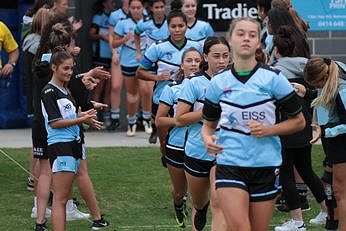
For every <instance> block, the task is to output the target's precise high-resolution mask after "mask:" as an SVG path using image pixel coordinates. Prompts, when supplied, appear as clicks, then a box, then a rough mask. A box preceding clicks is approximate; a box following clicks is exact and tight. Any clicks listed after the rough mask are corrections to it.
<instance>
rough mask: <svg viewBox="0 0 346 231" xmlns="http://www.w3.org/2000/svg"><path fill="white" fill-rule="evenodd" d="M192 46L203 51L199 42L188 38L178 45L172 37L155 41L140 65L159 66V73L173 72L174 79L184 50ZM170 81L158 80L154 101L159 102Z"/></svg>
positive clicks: (147, 68) (143, 66) (147, 67)
mask: <svg viewBox="0 0 346 231" xmlns="http://www.w3.org/2000/svg"><path fill="white" fill-rule="evenodd" d="M190 47H194V48H196V49H197V50H198V51H200V52H202V47H201V45H200V44H199V43H198V42H194V41H191V40H188V39H186V40H185V42H184V44H182V45H181V46H179V47H178V46H176V45H175V44H174V43H173V42H172V40H171V39H170V37H169V38H168V39H167V40H165V41H161V42H157V43H153V44H152V45H151V46H150V47H149V48H148V49H147V50H146V51H145V53H144V55H143V56H142V60H141V63H140V67H142V68H143V69H146V70H149V69H150V68H151V67H152V66H153V65H155V64H156V66H157V75H161V74H162V73H163V72H164V71H168V72H170V73H171V77H172V80H175V79H174V78H175V73H176V72H177V71H178V69H179V66H180V64H181V56H182V55H183V53H184V51H185V50H186V49H188V48H190ZM168 83H169V81H167V80H164V81H156V85H155V89H154V94H153V103H155V104H159V100H160V95H161V93H162V90H163V88H164V87H165V86H166V85H167V84H168Z"/></svg>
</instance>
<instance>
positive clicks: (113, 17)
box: [109, 8, 128, 27]
mask: <svg viewBox="0 0 346 231" xmlns="http://www.w3.org/2000/svg"><path fill="white" fill-rule="evenodd" d="M127 17H128V14H127V13H126V12H125V11H124V10H123V8H119V9H117V10H115V11H113V12H112V13H111V14H110V15H109V26H112V27H115V26H116V25H117V23H118V22H119V21H120V20H121V19H124V18H127Z"/></svg>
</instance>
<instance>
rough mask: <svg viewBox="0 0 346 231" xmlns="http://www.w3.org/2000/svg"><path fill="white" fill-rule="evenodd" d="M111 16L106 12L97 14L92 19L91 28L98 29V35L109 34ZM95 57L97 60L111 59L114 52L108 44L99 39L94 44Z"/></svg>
mask: <svg viewBox="0 0 346 231" xmlns="http://www.w3.org/2000/svg"><path fill="white" fill-rule="evenodd" d="M108 26H109V15H106V14H105V13H104V12H102V13H99V14H96V15H94V16H93V18H92V23H91V27H92V28H95V29H96V33H97V34H98V35H105V34H108ZM92 48H93V55H94V57H97V58H111V57H112V50H111V48H110V47H109V44H108V42H106V41H103V40H101V39H98V40H97V41H94V42H93V45H92Z"/></svg>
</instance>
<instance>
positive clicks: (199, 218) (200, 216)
mask: <svg viewBox="0 0 346 231" xmlns="http://www.w3.org/2000/svg"><path fill="white" fill-rule="evenodd" d="M208 206H209V201H208V203H207V204H206V205H205V206H204V207H203V209H196V215H195V218H194V221H193V223H194V225H195V228H196V230H197V231H201V230H203V228H204V226H205V224H206V223H207V211H208Z"/></svg>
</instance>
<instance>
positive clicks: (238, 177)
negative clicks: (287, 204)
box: [215, 165, 279, 202]
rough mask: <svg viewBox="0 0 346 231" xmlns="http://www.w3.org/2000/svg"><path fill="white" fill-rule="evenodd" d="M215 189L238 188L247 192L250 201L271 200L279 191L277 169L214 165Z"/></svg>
mask: <svg viewBox="0 0 346 231" xmlns="http://www.w3.org/2000/svg"><path fill="white" fill-rule="evenodd" d="M215 184H216V189H218V188H240V189H243V190H245V191H247V192H248V193H249V197H250V202H260V201H268V200H273V199H274V198H275V197H276V196H277V194H278V192H279V169H278V168H275V167H263V168H245V167H234V166H227V165H216V182H215Z"/></svg>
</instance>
